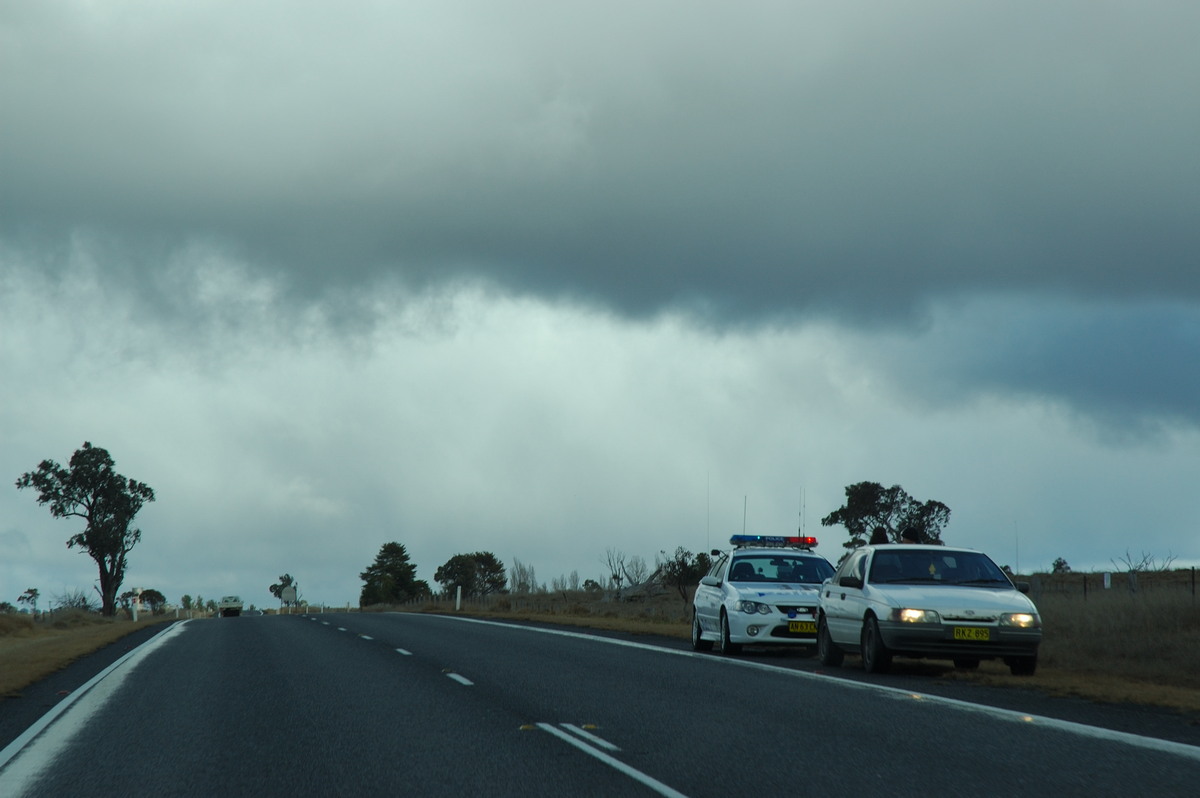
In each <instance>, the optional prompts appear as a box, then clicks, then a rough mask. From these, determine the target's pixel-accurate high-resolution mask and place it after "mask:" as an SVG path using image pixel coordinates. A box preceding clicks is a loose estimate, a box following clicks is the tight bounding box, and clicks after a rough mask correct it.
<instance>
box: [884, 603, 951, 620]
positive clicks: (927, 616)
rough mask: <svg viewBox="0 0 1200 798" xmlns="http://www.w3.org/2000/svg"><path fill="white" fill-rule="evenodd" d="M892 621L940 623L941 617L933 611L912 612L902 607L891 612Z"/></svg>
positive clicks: (912, 610)
mask: <svg viewBox="0 0 1200 798" xmlns="http://www.w3.org/2000/svg"><path fill="white" fill-rule="evenodd" d="M892 620H893V621H899V622H901V623H941V622H942V616H940V615H938V614H937V613H936V612H934V611H933V610H914V609H911V608H908V607H904V608H902V609H898V610H892Z"/></svg>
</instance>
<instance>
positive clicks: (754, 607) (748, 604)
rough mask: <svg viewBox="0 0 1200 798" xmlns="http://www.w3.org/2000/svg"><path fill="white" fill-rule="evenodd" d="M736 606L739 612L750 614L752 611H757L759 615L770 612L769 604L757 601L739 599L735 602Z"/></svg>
mask: <svg viewBox="0 0 1200 798" xmlns="http://www.w3.org/2000/svg"><path fill="white" fill-rule="evenodd" d="M737 608H738V610H739V611H740V612H748V613H750V614H751V615H753V614H754V613H758V614H760V615H770V614H771V605H770V604H763V603H761V602H758V601H739V602H738V603H737Z"/></svg>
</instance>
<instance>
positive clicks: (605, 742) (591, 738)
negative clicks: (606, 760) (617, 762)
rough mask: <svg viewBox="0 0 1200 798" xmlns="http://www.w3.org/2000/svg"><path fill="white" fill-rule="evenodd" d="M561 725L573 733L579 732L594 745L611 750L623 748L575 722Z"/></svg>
mask: <svg viewBox="0 0 1200 798" xmlns="http://www.w3.org/2000/svg"><path fill="white" fill-rule="evenodd" d="M560 725H561V726H562V727H563V728H564V729H566V730H567V731H569V732H572V733H573V734H578V735H579V736H580V737H582V738H583V739H585V740H587V741H588V742H589V743H591V744H592V745H598V746H600V747H601V748H605V749H607V750H609V751H620V750H621V749H620V748H619V747H618V746H615V745H613V744H612V743H610V742H609V741H608V740H605V739H604V738H603V737H597V736H596V735H594V734H592V733H591V732H590V731H588V730H587V729H583V728H580V727H579V726H576V725H575V724H573V723H563V724H560Z"/></svg>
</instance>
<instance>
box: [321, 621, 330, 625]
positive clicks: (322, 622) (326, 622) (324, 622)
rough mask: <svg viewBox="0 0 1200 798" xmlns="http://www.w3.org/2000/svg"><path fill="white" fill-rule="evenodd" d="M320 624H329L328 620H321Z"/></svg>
mask: <svg viewBox="0 0 1200 798" xmlns="http://www.w3.org/2000/svg"><path fill="white" fill-rule="evenodd" d="M321 624H322V625H324V626H328V625H329V621H321Z"/></svg>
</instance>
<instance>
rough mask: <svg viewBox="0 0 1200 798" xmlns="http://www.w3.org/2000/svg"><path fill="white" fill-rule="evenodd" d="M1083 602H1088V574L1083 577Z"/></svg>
mask: <svg viewBox="0 0 1200 798" xmlns="http://www.w3.org/2000/svg"><path fill="white" fill-rule="evenodd" d="M1083 600H1084V601H1087V574H1084V575H1083Z"/></svg>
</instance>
